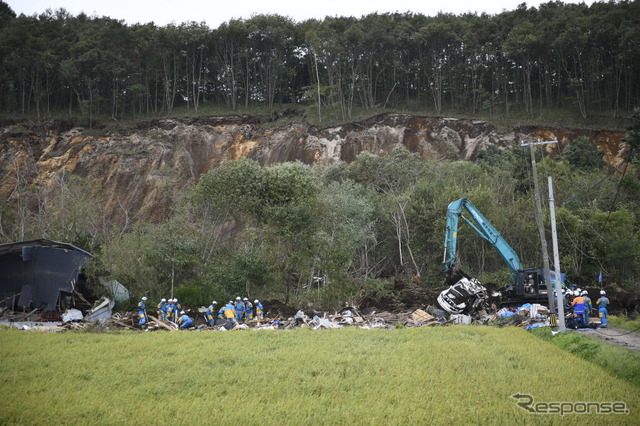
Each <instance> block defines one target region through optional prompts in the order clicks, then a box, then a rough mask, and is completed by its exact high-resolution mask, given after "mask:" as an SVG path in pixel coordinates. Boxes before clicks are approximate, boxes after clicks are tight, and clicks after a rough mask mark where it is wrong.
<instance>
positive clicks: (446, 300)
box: [438, 277, 487, 314]
mask: <svg viewBox="0 0 640 426" xmlns="http://www.w3.org/2000/svg"><path fill="white" fill-rule="evenodd" d="M486 302H487V289H486V288H484V286H483V285H482V284H480V281H478V280H477V279H475V278H467V277H463V278H461V279H460V280H458V282H456V283H455V284H453V285H452V286H451V287H449V288H448V289H446V290H444V291H442V292H441V293H440V295H439V296H438V305H440V307H441V308H442V309H444V310H445V311H447V312H449V313H450V314H462V313H468V312H471V311H475V310H479V309H482V308H484V306H485V304H486Z"/></svg>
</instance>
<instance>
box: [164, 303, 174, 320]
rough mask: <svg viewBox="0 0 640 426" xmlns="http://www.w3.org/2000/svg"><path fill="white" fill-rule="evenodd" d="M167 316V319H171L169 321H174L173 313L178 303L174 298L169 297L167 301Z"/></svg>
mask: <svg viewBox="0 0 640 426" xmlns="http://www.w3.org/2000/svg"><path fill="white" fill-rule="evenodd" d="M166 308H167V316H166V318H165V319H167V320H169V321H173V313H174V311H175V310H176V305H174V304H173V299H169V300H168V301H167V306H166Z"/></svg>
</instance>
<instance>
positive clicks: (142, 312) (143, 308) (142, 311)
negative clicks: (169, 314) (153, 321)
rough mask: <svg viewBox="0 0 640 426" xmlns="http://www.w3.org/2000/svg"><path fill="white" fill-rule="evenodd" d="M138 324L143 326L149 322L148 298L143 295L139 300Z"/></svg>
mask: <svg viewBox="0 0 640 426" xmlns="http://www.w3.org/2000/svg"><path fill="white" fill-rule="evenodd" d="M138 318H139V320H138V325H139V326H143V325H145V324H146V323H147V298H146V297H143V298H142V300H140V302H138Z"/></svg>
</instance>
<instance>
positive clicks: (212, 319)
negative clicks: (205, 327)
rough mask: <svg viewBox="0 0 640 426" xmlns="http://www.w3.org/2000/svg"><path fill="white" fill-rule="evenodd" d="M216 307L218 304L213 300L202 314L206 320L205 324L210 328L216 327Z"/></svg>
mask: <svg viewBox="0 0 640 426" xmlns="http://www.w3.org/2000/svg"><path fill="white" fill-rule="evenodd" d="M217 305H218V302H216V301H215V300H214V301H213V302H211V304H210V305H209V307H208V308H207V310H206V311H205V313H204V316H205V317H206V318H207V322H208V323H209V325H210V326H211V327H213V326H214V325H216V306H217Z"/></svg>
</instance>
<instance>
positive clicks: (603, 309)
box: [596, 290, 609, 328]
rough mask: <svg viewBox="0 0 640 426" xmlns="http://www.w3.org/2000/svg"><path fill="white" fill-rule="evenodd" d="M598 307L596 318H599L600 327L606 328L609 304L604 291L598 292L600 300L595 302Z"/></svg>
mask: <svg viewBox="0 0 640 426" xmlns="http://www.w3.org/2000/svg"><path fill="white" fill-rule="evenodd" d="M596 304H597V305H598V316H599V317H600V327H602V328H607V317H608V311H607V305H608V304H609V298H608V297H607V292H606V291H604V290H600V298H599V299H598V301H597V302H596Z"/></svg>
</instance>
